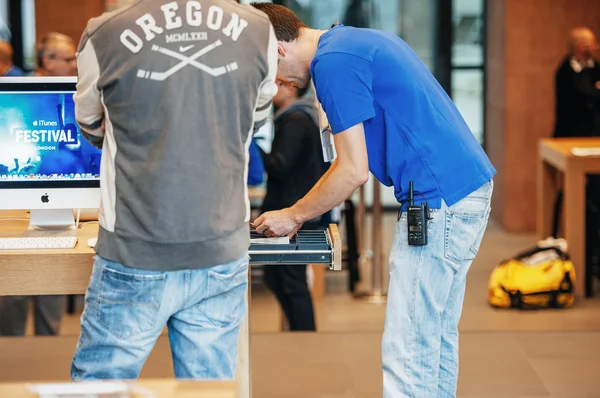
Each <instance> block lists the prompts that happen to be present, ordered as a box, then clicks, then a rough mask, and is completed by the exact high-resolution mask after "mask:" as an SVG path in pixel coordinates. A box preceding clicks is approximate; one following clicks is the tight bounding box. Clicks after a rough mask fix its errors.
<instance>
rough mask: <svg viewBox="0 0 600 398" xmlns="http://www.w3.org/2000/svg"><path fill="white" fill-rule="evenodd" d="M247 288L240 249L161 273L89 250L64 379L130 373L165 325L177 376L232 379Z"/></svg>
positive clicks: (135, 373)
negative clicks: (208, 262)
mask: <svg viewBox="0 0 600 398" xmlns="http://www.w3.org/2000/svg"><path fill="white" fill-rule="evenodd" d="M247 288H248V257H247V256H244V257H243V258H241V259H239V260H237V261H234V262H231V263H228V264H223V265H217V266H214V267H211V268H206V269H198V270H182V271H167V272H162V271H147V270H140V269H133V268H128V267H125V266H123V265H121V264H118V263H115V262H111V261H107V260H105V259H103V258H101V257H98V256H96V259H95V262H94V270H93V272H92V276H91V279H90V284H89V286H88V290H87V292H86V296H85V308H84V311H83V314H82V316H81V335H80V336H79V341H78V343H77V348H76V350H75V354H74V358H73V362H72V364H71V378H72V379H73V380H93V379H136V378H137V377H138V376H139V374H140V371H141V369H142V366H143V365H144V362H145V361H146V358H147V357H148V355H149V354H150V351H151V350H152V347H154V344H155V343H156V340H157V339H158V337H159V336H160V334H161V332H162V331H163V329H164V327H165V325H166V326H167V327H168V331H169V341H170V344H171V352H172V355H173V367H174V370H175V377H176V378H180V379H196V380H211V379H212V380H216V379H219V380H222V379H233V378H234V377H235V372H236V365H237V350H238V337H239V330H240V325H241V323H242V321H243V319H244V317H245V315H246V291H247Z"/></svg>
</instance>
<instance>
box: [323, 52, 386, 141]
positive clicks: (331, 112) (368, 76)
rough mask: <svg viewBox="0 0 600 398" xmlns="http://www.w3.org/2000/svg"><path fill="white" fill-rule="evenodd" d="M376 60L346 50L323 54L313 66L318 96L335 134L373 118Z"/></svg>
mask: <svg viewBox="0 0 600 398" xmlns="http://www.w3.org/2000/svg"><path fill="white" fill-rule="evenodd" d="M371 69H372V63H371V62H370V61H368V60H366V59H363V58H361V57H357V56H355V55H351V54H345V53H329V54H325V55H322V56H320V57H319V58H318V59H317V60H316V62H315V64H314V69H313V75H314V81H315V90H316V94H317V99H318V100H319V102H320V103H321V106H323V110H324V111H325V114H326V115H327V120H328V121H329V124H330V127H331V130H332V132H333V134H337V133H340V132H342V131H344V130H347V129H348V128H350V127H352V126H354V125H356V124H358V123H360V122H364V121H366V120H368V119H371V118H372V117H374V116H375V108H374V107H373V89H372V81H373V73H372V70H371Z"/></svg>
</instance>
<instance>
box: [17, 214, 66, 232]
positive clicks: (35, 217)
mask: <svg viewBox="0 0 600 398" xmlns="http://www.w3.org/2000/svg"><path fill="white" fill-rule="evenodd" d="M75 228H76V226H75V219H74V217H73V210H72V209H52V210H50V209H48V210H46V209H31V210H30V212H29V227H28V228H27V232H25V234H24V235H23V236H65V235H68V236H70V235H73V234H75V233H76V230H75Z"/></svg>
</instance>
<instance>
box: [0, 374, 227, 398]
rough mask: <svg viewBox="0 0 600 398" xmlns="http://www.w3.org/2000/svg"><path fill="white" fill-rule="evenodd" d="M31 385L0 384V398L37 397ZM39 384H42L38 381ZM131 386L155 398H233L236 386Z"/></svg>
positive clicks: (149, 382)
mask: <svg viewBox="0 0 600 398" xmlns="http://www.w3.org/2000/svg"><path fill="white" fill-rule="evenodd" d="M36 383H38V382H32V383H0V397H7V398H8V397H10V398H34V397H37V396H38V395H36V394H33V393H31V392H29V390H28V388H27V386H28V384H36ZM39 383H44V382H43V381H40V382H39ZM132 385H135V386H139V387H141V388H144V389H147V390H149V391H151V392H152V393H153V394H154V397H156V398H202V397H207V398H209V397H210V398H235V397H236V396H237V395H236V394H237V384H236V383H235V382H234V381H176V380H167V379H165V380H162V379H141V380H139V381H138V382H136V383H132ZM146 396H147V395H144V394H138V393H134V394H131V395H130V397H131V398H143V397H146Z"/></svg>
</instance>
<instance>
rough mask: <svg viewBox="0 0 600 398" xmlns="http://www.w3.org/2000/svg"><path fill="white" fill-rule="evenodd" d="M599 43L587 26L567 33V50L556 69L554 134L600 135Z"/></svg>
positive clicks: (574, 135) (556, 135)
mask: <svg viewBox="0 0 600 398" xmlns="http://www.w3.org/2000/svg"><path fill="white" fill-rule="evenodd" d="M597 55H598V42H597V41H596V36H595V35H594V33H593V32H592V31H591V30H590V29H589V28H586V27H577V28H575V29H573V30H572V31H571V32H570V34H569V53H568V54H567V55H566V56H565V57H564V59H563V61H562V63H561V64H560V66H559V67H558V70H557V71H556V77H555V90H556V91H555V93H556V118H555V119H556V120H555V126H554V136H555V137H592V136H598V135H600V64H598V61H596V59H595V58H594V57H595V56H597Z"/></svg>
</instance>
